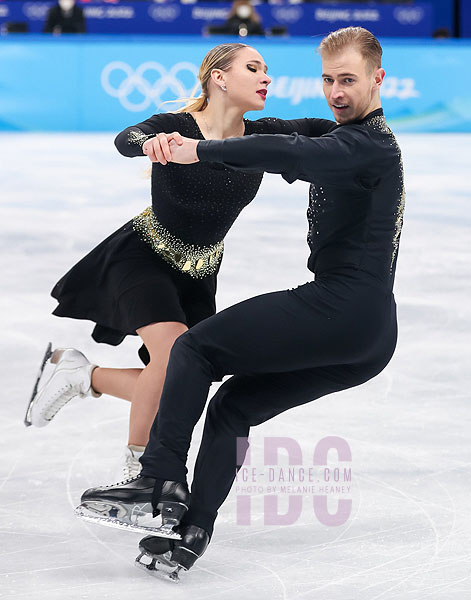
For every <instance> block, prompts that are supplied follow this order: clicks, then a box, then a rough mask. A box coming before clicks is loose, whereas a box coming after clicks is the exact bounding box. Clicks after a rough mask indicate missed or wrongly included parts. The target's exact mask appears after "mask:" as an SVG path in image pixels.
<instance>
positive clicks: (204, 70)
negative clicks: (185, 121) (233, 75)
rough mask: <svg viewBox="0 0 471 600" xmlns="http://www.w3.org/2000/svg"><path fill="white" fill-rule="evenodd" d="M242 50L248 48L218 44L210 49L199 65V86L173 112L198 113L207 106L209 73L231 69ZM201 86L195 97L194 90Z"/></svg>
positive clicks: (241, 45)
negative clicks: (182, 104) (198, 93)
mask: <svg viewBox="0 0 471 600" xmlns="http://www.w3.org/2000/svg"><path fill="white" fill-rule="evenodd" d="M242 48H249V46H248V45H247V44H239V43H234V44H220V45H219V46H216V47H214V48H212V49H211V50H210V51H209V52H208V54H206V56H205V57H204V58H203V62H202V63H201V66H200V70H199V74H198V80H199V84H198V85H197V86H196V87H195V89H194V90H193V93H192V94H191V96H190V97H189V98H186V99H185V100H182V101H185V102H186V104H185V106H183V107H182V108H179V109H178V110H177V111H175V112H199V111H202V110H204V109H205V108H206V107H207V106H208V97H209V82H210V81H211V72H212V71H213V69H220V70H221V71H227V70H228V69H230V68H231V65H232V63H233V61H234V58H235V56H236V54H237V52H239V50H242ZM199 85H201V94H200V95H199V96H197V97H195V94H196V90H197V89H198V87H199Z"/></svg>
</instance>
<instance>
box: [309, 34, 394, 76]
mask: <svg viewBox="0 0 471 600" xmlns="http://www.w3.org/2000/svg"><path fill="white" fill-rule="evenodd" d="M347 46H354V47H355V48H356V49H357V50H358V51H359V52H360V54H361V55H362V57H363V58H364V59H365V60H366V63H367V65H368V68H369V70H370V71H374V70H375V69H379V68H380V67H381V56H382V54H383V49H382V48H381V44H380V43H379V42H378V40H377V39H376V38H375V36H374V35H373V34H372V33H371V31H368V30H367V29H364V28H363V27H344V28H343V29H337V31H332V32H331V33H329V35H328V36H326V37H325V38H324V39H323V40H322V42H321V43H320V45H319V48H318V49H317V50H318V52H319V53H320V54H321V55H323V54H324V53H326V54H336V53H337V52H341V51H342V50H344V49H345V48H346V47H347Z"/></svg>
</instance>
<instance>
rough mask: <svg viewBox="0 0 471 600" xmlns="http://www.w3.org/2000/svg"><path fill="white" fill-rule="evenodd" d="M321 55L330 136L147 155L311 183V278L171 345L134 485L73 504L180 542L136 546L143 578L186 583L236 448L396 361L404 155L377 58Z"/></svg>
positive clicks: (340, 44) (373, 50) (339, 52)
mask: <svg viewBox="0 0 471 600" xmlns="http://www.w3.org/2000/svg"><path fill="white" fill-rule="evenodd" d="M319 51H320V53H321V56H322V68H323V74H322V77H323V86H324V94H325V97H326V100H327V103H328V104H329V107H330V108H331V110H332V112H333V114H334V117H335V120H336V122H337V127H336V128H335V129H334V130H333V131H331V132H330V133H327V134H325V135H323V136H321V137H319V138H308V137H303V136H300V135H297V134H294V135H290V136H283V135H270V136H268V135H254V136H247V137H245V138H231V139H227V140H223V141H221V140H208V141H199V142H198V141H197V140H189V139H186V138H179V136H178V135H177V134H173V136H169V139H171V137H173V138H174V140H177V142H175V141H173V142H172V141H170V143H169V146H168V148H165V150H164V151H163V153H162V151H160V150H157V149H155V154H154V155H153V154H152V152H153V151H154V150H152V149H151V150H150V151H149V155H150V156H151V158H152V159H153V160H154V159H155V160H159V161H160V162H162V163H163V164H165V162H166V161H169V160H171V161H174V162H179V163H183V164H186V163H193V162H196V161H198V160H205V161H212V162H217V163H220V164H223V165H225V166H226V167H230V168H232V169H243V170H254V171H261V170H263V171H268V172H271V173H280V174H281V175H282V176H283V178H284V179H286V180H287V181H288V182H290V183H291V182H293V181H295V180H296V179H301V180H303V181H309V182H310V183H311V186H310V194H309V210H308V220H309V233H308V243H309V247H310V251H311V253H310V257H309V260H308V267H309V269H310V270H311V271H312V272H313V273H314V274H315V280H314V281H312V282H309V283H307V284H305V285H301V286H299V287H298V288H296V289H294V290H284V291H279V292H273V293H270V294H264V295H262V296H258V297H255V298H251V299H249V300H246V301H244V302H241V303H240V304H237V305H235V306H232V307H230V308H228V309H226V310H224V311H222V312H220V313H218V314H216V315H215V316H213V317H210V318H209V319H206V320H205V321H203V322H201V323H199V324H198V325H196V326H195V327H193V328H192V329H191V330H190V331H188V332H187V333H185V334H184V335H182V336H181V337H180V338H179V339H178V340H177V341H176V343H175V345H174V346H173V349H172V352H171V356H170V362H169V365H168V369H167V377H166V381H165V386H164V390H163V395H162V401H161V405H160V409H159V413H158V415H157V417H156V420H155V421H154V424H153V427H152V430H151V436H150V440H149V444H148V446H147V449H146V451H145V453H144V455H143V457H142V458H141V462H142V465H143V469H142V473H141V475H140V477H138V478H136V479H133V480H129V481H127V482H122V483H119V484H116V485H113V486H108V487H101V488H95V489H91V490H88V491H86V492H85V493H84V494H83V496H82V506H81V507H80V511H81V512H82V513H84V511H85V510H86V509H87V508H88V509H89V510H90V509H94V510H95V511H96V512H97V511H98V512H99V511H100V510H101V511H102V515H105V516H106V517H108V518H107V519H104V520H105V521H108V523H109V522H114V523H116V524H118V525H119V524H120V523H121V524H124V525H122V526H128V527H129V526H133V527H134V526H136V524H137V528H139V526H140V523H141V527H140V528H141V529H145V528H146V527H145V526H143V525H142V523H143V520H142V518H141V519H140V518H139V517H137V516H136V515H137V514H138V513H139V512H141V513H142V514H143V516H144V518H145V517H146V516H147V518H149V516H150V515H149V512H150V511H151V510H153V515H154V516H156V515H157V514H159V513H161V515H162V522H163V527H162V528H161V529H160V530H159V531H156V530H155V531H154V533H158V534H160V535H164V536H167V537H171V536H173V537H175V531H177V533H178V534H179V535H181V537H182V539H181V540H179V541H173V540H172V541H170V540H162V538H158V537H157V538H155V537H152V538H150V539H149V538H145V539H144V540H142V542H141V551H142V552H144V553H146V554H149V555H150V556H151V557H152V559H153V560H152V563H151V564H150V565H149V566H148V568H149V569H150V570H151V569H153V568H155V567H156V562H155V561H156V560H157V562H158V565H160V566H161V565H163V564H165V565H166V568H167V567H168V568H172V569H174V570H175V569H176V570H177V571H178V570H179V568H181V567H183V568H185V569H188V568H190V567H191V566H192V564H193V563H194V562H195V560H196V559H197V558H198V557H199V556H201V554H202V552H203V551H204V550H205V548H206V546H207V544H208V542H209V540H210V538H211V535H212V533H213V527H214V521H215V519H216V516H217V511H218V508H219V507H220V506H221V504H222V503H223V501H224V499H225V498H226V496H227V494H228V493H229V490H230V488H231V485H232V483H233V480H234V477H235V473H236V467H238V466H240V463H241V460H240V457H238V456H237V444H236V442H237V438H247V436H248V434H249V429H250V427H251V426H253V425H258V424H260V423H263V422H264V421H266V420H268V419H270V418H272V417H274V416H276V415H278V414H280V413H282V412H283V411H285V410H288V409H289V408H293V407H295V406H299V405H302V404H305V403H307V402H311V401H312V400H315V399H316V398H319V397H321V396H325V395H326V394H331V393H333V392H337V391H339V390H344V389H348V388H351V387H353V386H357V385H360V384H361V383H364V382H365V381H368V380H369V379H371V378H372V377H374V376H375V375H377V374H378V373H380V372H381V371H382V370H383V369H384V367H385V366H386V365H387V364H388V362H389V360H390V359H391V356H392V355H393V352H394V349H395V345H396V337H397V324H396V305H395V301H394V295H393V283H394V275H395V269H396V259H397V251H398V246H399V238H400V233H401V226H402V213H403V208H404V184H403V171H402V160H401V152H400V149H399V146H398V145H397V142H396V140H395V138H394V136H393V134H392V132H391V130H390V129H389V127H388V126H387V124H386V121H385V119H384V116H383V111H382V109H381V101H380V95H379V91H380V87H381V84H382V81H383V78H384V74H385V73H384V70H383V69H382V68H381V54H382V49H381V46H380V44H379V42H378V40H377V39H376V38H375V37H374V36H373V35H372V34H371V33H370V32H368V31H366V30H365V29H362V28H359V27H349V28H346V29H341V30H338V31H335V32H333V33H331V34H329V35H328V36H327V37H326V38H324V40H323V41H322V43H321V45H320V47H319ZM177 144H180V145H177ZM222 201H223V199H222ZM280 251H282V248H281V246H280ZM225 375H232V377H231V378H230V379H229V380H228V381H226V382H225V383H224V384H223V385H222V386H221V387H220V388H219V390H218V392H217V393H216V395H215V396H214V397H213V398H212V400H211V402H210V404H209V407H208V411H207V415H206V421H205V427H204V433H203V439H202V442H201V446H200V450H199V454H198V459H197V462H196V466H195V472H194V477H193V483H192V492H191V503H190V497H189V493H188V488H187V484H186V475H187V469H186V466H185V465H186V459H187V454H188V449H189V446H190V440H191V435H192V432H193V428H194V427H195V425H196V423H197V421H198V420H199V418H200V416H201V414H202V412H203V409H204V407H205V404H206V399H207V395H208V391H209V387H210V385H211V383H212V382H213V381H220V380H221V379H222V378H223V377H224V376H225ZM238 459H239V460H238ZM187 507H189V509H188V510H187ZM120 515H123V516H120ZM175 525H176V526H177V528H176V530H175V529H172V527H173V526H175ZM166 550H168V552H169V553H167V554H166V557H167V558H165V557H163V554H164V553H165V551H166ZM167 559H168V560H167ZM167 563H168V564H167ZM169 565H170V567H169ZM159 568H161V567H159ZM173 575H174V576H175V573H174V574H173Z"/></svg>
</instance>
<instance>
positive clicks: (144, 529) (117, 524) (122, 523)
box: [74, 504, 182, 540]
mask: <svg viewBox="0 0 471 600" xmlns="http://www.w3.org/2000/svg"><path fill="white" fill-rule="evenodd" d="M74 512H75V514H76V515H77V517H78V518H79V519H82V521H87V522H88V523H96V524H97V525H104V526H105V527H114V528H115V529H123V530H125V531H136V532H139V533H147V534H150V535H156V536H157V537H164V538H168V539H171V540H181V539H182V537H181V535H180V534H179V533H177V532H176V531H173V529H171V527H169V526H161V527H155V526H153V525H150V524H149V525H144V524H143V523H137V522H134V523H131V522H129V520H128V519H126V520H118V519H117V518H113V517H108V516H102V515H98V514H96V513H93V512H91V511H90V510H89V509H88V507H87V506H86V505H83V504H80V505H79V506H77V508H76V509H75V511H74ZM149 521H150V522H151V519H149ZM152 521H153V519H152Z"/></svg>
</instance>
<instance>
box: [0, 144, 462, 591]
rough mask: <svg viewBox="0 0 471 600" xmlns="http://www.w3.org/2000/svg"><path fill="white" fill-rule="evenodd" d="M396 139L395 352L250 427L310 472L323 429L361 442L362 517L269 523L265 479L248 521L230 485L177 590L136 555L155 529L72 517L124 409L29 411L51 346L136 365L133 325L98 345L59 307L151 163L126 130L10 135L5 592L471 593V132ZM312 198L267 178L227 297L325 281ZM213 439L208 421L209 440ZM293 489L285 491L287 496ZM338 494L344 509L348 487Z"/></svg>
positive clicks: (112, 445) (125, 214)
mask: <svg viewBox="0 0 471 600" xmlns="http://www.w3.org/2000/svg"><path fill="white" fill-rule="evenodd" d="M399 141H400V143H401V145H402V147H403V151H404V160H405V168H406V184H407V191H408V195H407V205H406V213H405V224H404V229H403V236H402V244H401V249H400V253H399V264H398V273H397V280H396V282H397V283H396V298H397V301H398V306H399V323H400V338H399V343H398V348H397V351H396V354H395V356H394V358H393V360H392V362H391V363H390V365H389V366H388V368H387V369H386V370H385V371H384V372H383V373H382V374H381V375H379V376H378V377H377V378H376V379H374V380H372V381H371V382H369V383H367V384H365V385H363V386H361V387H359V388H356V389H353V390H350V391H346V392H343V393H341V394H336V395H335V396H331V397H326V398H322V399H320V400H318V401H317V402H315V403H313V404H311V405H308V406H304V407H302V408H299V409H297V410H294V411H291V412H288V413H285V414H283V415H280V416H279V417H277V418H276V419H274V420H273V421H271V422H269V423H267V424H265V425H263V426H261V427H258V428H256V429H254V430H253V435H252V456H253V464H255V465H260V466H261V465H262V463H263V451H262V450H263V443H264V438H266V437H269V436H289V437H291V438H293V439H294V440H296V442H297V443H298V444H299V445H300V447H301V448H302V450H303V465H304V466H305V467H306V468H308V467H309V466H311V465H312V453H313V450H314V446H315V445H316V443H317V442H318V441H319V440H320V439H321V438H323V437H325V436H327V435H335V436H339V437H342V438H344V439H345V440H347V442H348V444H349V445H350V447H351V449H352V462H351V465H350V466H351V469H352V482H351V484H350V485H351V490H350V495H349V496H347V497H350V498H352V500H353V510H352V514H351V516H350V518H349V519H348V521H347V522H346V523H345V524H344V525H341V526H330V527H329V526H326V525H323V524H322V523H321V522H320V521H319V519H317V518H316V516H315V515H314V512H313V509H312V498H311V497H310V496H309V495H306V496H305V497H304V500H303V501H304V503H303V512H302V515H301V517H300V518H299V519H298V520H297V521H296V522H294V523H293V524H291V525H286V526H273V525H266V524H264V509H263V498H262V496H263V493H261V494H254V495H252V496H251V502H252V522H251V525H250V526H244V525H238V524H237V523H236V502H237V495H240V493H239V494H238V493H237V491H236V490H235V489H234V490H233V492H232V493H231V495H230V497H229V498H228V500H227V502H226V504H225V505H224V507H223V509H222V511H221V513H220V518H219V520H218V525H217V528H216V532H215V535H214V538H213V541H212V543H211V545H210V547H209V549H208V551H207V553H206V554H205V556H204V557H203V558H202V559H201V560H200V561H199V562H198V563H197V565H195V567H194V568H193V569H192V570H191V571H190V572H189V573H187V574H184V575H183V576H182V579H183V581H182V583H181V584H180V585H172V584H171V583H168V582H162V581H159V580H156V579H153V578H151V577H149V576H148V575H147V574H145V573H143V572H141V571H139V570H137V569H135V568H134V566H133V560H134V558H135V556H136V554H137V542H138V540H139V539H140V537H141V536H140V534H133V533H127V532H121V531H117V530H111V529H107V528H101V527H97V526H93V525H89V524H86V523H82V522H80V521H79V520H77V519H76V518H75V517H74V515H73V507H74V506H75V505H76V504H77V503H78V501H79V497H80V494H81V492H82V491H83V490H84V489H86V488H87V487H90V486H92V485H99V484H104V483H108V482H110V481H112V480H114V479H115V473H116V469H117V467H118V466H119V463H120V456H121V452H122V448H123V446H124V445H125V443H126V438H127V418H128V405H127V404H126V403H125V402H123V401H119V400H115V399H112V398H109V397H106V398H101V399H98V400H97V399H87V400H85V401H81V402H75V403H71V404H70V405H69V406H68V407H66V408H65V409H64V410H63V411H62V412H61V413H60V414H59V415H58V416H57V417H56V419H55V420H54V422H53V423H52V424H51V425H50V426H49V427H47V428H46V429H34V428H32V427H31V428H29V429H25V428H24V426H23V423H22V420H23V416H24V408H25V405H26V402H27V400H28V397H29V394H30V392H31V388H32V384H33V381H34V377H35V372H36V369H37V367H38V365H39V361H40V359H41V357H42V355H43V352H44V349H45V347H46V343H47V342H48V341H49V340H51V341H52V342H53V343H54V344H55V345H59V346H75V347H77V348H79V349H81V350H82V351H84V352H85V353H86V354H87V355H88V356H89V357H90V358H92V359H93V360H94V361H96V362H98V363H99V364H101V365H108V366H121V367H125V366H140V364H139V360H138V358H137V356H136V349H137V347H138V340H137V338H132V339H128V340H126V342H125V343H124V344H122V345H121V346H119V347H118V348H112V347H107V346H105V345H97V344H95V343H94V342H93V341H92V340H91V338H90V337H89V334H90V331H91V324H89V323H87V322H83V321H82V322H74V321H72V320H69V319H59V318H56V317H52V316H51V315H50V312H51V310H52V309H53V307H54V305H55V302H54V301H53V300H52V299H51V298H50V297H49V290H50V289H51V287H52V285H53V284H54V283H55V282H56V280H57V279H58V278H59V277H60V276H61V275H62V274H63V273H64V272H65V271H66V270H67V269H68V268H69V267H70V266H71V265H72V264H73V263H74V262H75V261H76V260H78V259H79V258H80V257H81V256H82V255H83V254H84V253H86V252H87V251H88V250H89V249H90V248H92V247H93V246H94V245H95V244H97V243H98V242H99V241H100V240H101V239H103V238H104V237H105V236H106V235H107V234H109V233H110V232H112V231H113V230H114V229H115V228H117V227H118V226H119V225H121V224H122V223H124V222H125V221H127V220H128V219H130V218H131V217H132V216H133V215H135V214H137V213H138V212H139V211H140V210H142V208H144V207H145V206H146V205H147V204H148V203H149V200H148V197H149V192H148V188H149V182H148V180H146V179H145V176H144V171H145V168H146V164H145V163H144V160H145V159H142V160H140V159H134V160H129V159H125V158H123V157H121V156H119V155H118V154H117V153H116V151H115V150H114V148H113V145H112V136H111V135H103V134H100V135H80V134H78V135H62V134H57V135H41V134H36V135H33V134H8V135H5V134H3V135H0V144H1V147H2V149H3V152H2V161H1V164H0V171H1V172H0V176H1V182H2V183H1V230H2V236H1V242H0V243H1V251H2V252H1V258H0V260H1V274H2V275H1V283H2V293H1V295H0V315H1V325H2V326H1V331H2V336H1V339H0V358H1V361H0V369H1V374H2V376H1V381H2V394H1V404H0V415H1V425H0V426H1V439H2V442H3V443H2V454H1V461H0V489H1V504H0V532H1V533H0V540H1V543H0V556H1V560H0V565H1V566H0V596H2V597H4V598H13V597H14V598H28V600H38V599H42V598H47V599H48V600H53V599H56V598H57V599H69V598H70V599H79V598H100V599H104V598H112V599H121V598H155V597H158V598H167V597H168V598H175V599H180V598H182V599H183V598H185V599H188V598H194V599H203V598H204V599H208V598H214V599H218V600H219V599H221V600H229V599H231V600H232V599H236V598H237V599H239V598H250V597H255V598H258V599H260V600H261V599H264V598H269V599H270V600H271V599H294V598H296V599H297V598H300V599H310V598H321V599H322V600H340V599H342V600H357V599H361V600H375V599H379V598H385V599H388V600H391V599H396V598H398V599H401V600H418V599H420V600H422V599H430V600H448V599H455V598H463V597H466V596H469V594H470V593H471V575H470V573H471V571H470V561H471V544H470V541H471V519H470V516H469V514H470V507H469V504H470V503H469V497H470V493H471V479H470V476H469V465H470V462H471V443H470V415H471V410H470V406H469V402H470V398H469V396H470V393H469V390H470V387H471V369H470V364H471V361H470V355H469V334H470V322H471V321H470V310H471V309H470V304H471V303H470V301H469V298H470V292H471V289H470V288H471V283H470V282H471V261H470V244H469V232H470V226H471V209H470V203H469V201H470V198H469V156H471V137H470V136H465V135H441V136H432V135H415V136H401V137H400V138H399ZM306 206H307V189H306V185H304V184H300V183H296V184H294V185H292V186H289V185H288V184H286V183H284V182H283V181H282V180H281V179H279V178H277V177H276V176H267V177H266V179H265V182H264V184H263V187H262V189H261V191H260V193H259V196H258V199H257V200H256V201H255V202H254V203H253V204H252V205H251V206H249V207H248V208H247V209H246V210H244V212H243V214H242V216H241V217H240V219H239V220H238V222H237V223H236V225H235V226H234V228H233V229H232V231H231V232H230V235H229V236H228V238H227V243H226V255H225V258H224V263H223V267H222V270H221V274H220V279H219V292H218V305H219V308H223V307H225V306H227V305H230V304H232V303H234V302H236V301H238V300H241V299H243V298H246V297H249V296H252V295H255V294H257V293H261V292H264V291H269V290H275V289H282V288H285V287H294V286H296V285H297V284H299V283H304V282H306V281H307V280H309V279H310V274H309V272H308V271H307V269H306V268H305V262H306V257H307V249H306V245H305V235H306V219H305V210H306ZM200 433H201V426H198V428H197V431H196V433H195V436H194V440H195V442H196V441H197V440H198V439H199V436H200ZM194 455H195V453H194V451H193V452H192V455H191V462H192V461H193V460H194ZM329 456H330V455H329ZM287 500H288V499H287V496H286V495H284V497H283V496H280V504H281V508H283V509H286V506H287ZM331 500H332V499H331ZM329 506H330V507H331V508H332V510H333V511H334V512H335V506H336V502H335V499H334V501H333V503H332V502H331V504H329ZM280 512H281V510H280Z"/></svg>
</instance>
